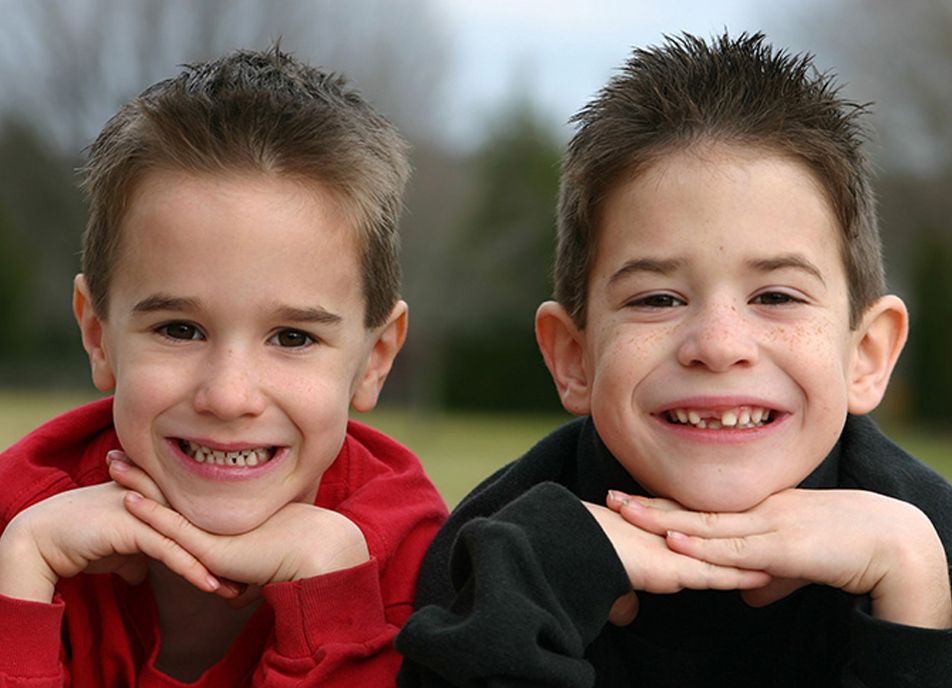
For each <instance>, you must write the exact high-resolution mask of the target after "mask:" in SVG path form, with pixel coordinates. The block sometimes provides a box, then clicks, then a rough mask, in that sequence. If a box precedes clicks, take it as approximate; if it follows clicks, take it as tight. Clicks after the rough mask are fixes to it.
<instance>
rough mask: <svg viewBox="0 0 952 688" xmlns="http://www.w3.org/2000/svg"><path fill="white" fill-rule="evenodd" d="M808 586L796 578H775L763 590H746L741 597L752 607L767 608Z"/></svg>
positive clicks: (805, 582)
mask: <svg viewBox="0 0 952 688" xmlns="http://www.w3.org/2000/svg"><path fill="white" fill-rule="evenodd" d="M808 584H809V581H805V580H799V579H796V578H775V579H773V580H772V581H770V583H768V584H767V585H765V586H764V587H762V588H753V589H751V590H744V591H743V592H742V593H741V595H740V596H741V598H742V599H743V600H744V602H746V603H747V604H749V605H750V606H751V607H766V606H767V605H768V604H773V603H774V602H776V601H778V600H782V599H783V598H784V597H786V596H787V595H790V594H792V593H793V592H795V591H797V590H799V589H800V588H802V587H803V586H805V585H808Z"/></svg>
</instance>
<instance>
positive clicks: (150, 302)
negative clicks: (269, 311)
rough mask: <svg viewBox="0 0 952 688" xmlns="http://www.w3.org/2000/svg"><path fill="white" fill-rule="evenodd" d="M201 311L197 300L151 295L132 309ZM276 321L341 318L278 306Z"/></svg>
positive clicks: (330, 322)
mask: <svg viewBox="0 0 952 688" xmlns="http://www.w3.org/2000/svg"><path fill="white" fill-rule="evenodd" d="M197 310H201V306H200V303H199V301H198V300H197V299H191V298H184V297H178V296H169V295H168V294H153V295H151V296H148V297H146V298H144V299H142V300H141V301H139V302H138V303H136V304H135V305H134V306H133V307H132V312H133V313H155V312H157V311H173V312H180V311H197ZM275 318H276V319H277V320H284V321H288V322H298V323H314V324H320V325H337V324H339V323H341V322H342V321H343V318H342V317H341V316H339V315H337V314H336V313H331V312H330V311H329V310H327V309H326V308H321V307H320V306H316V307H308V308H298V307H295V306H280V307H279V308H278V309H277V311H276V312H275Z"/></svg>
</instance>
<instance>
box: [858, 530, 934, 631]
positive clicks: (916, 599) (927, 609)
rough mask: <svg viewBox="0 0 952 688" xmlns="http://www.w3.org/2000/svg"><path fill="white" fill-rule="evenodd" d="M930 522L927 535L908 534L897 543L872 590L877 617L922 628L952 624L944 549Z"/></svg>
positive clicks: (873, 606)
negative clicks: (913, 535)
mask: <svg viewBox="0 0 952 688" xmlns="http://www.w3.org/2000/svg"><path fill="white" fill-rule="evenodd" d="M926 521H927V522H928V520H927V519H926ZM928 525H929V528H928V529H927V530H928V532H927V533H924V535H928V537H921V538H913V537H907V538H904V541H903V543H902V544H900V545H897V546H896V547H895V549H894V559H893V564H892V566H890V567H889V569H888V570H887V573H886V574H885V575H884V576H883V578H882V579H881V580H880V582H879V583H878V584H877V585H876V586H875V588H874V589H873V590H872V591H871V597H872V603H873V604H872V613H873V616H874V617H876V618H879V619H882V620H884V621H890V622H892V623H898V624H903V625H906V626H917V627H920V628H952V591H950V584H949V573H948V564H947V562H946V558H945V550H944V548H943V547H942V542H941V540H940V539H939V536H938V534H937V533H936V532H935V529H934V528H933V527H932V524H931V522H928Z"/></svg>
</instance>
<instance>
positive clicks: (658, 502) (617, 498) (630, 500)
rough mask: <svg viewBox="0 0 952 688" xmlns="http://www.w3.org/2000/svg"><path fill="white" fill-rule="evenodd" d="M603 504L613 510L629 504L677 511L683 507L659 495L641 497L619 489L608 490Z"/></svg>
mask: <svg viewBox="0 0 952 688" xmlns="http://www.w3.org/2000/svg"><path fill="white" fill-rule="evenodd" d="M605 504H606V505H607V506H608V508H609V509H612V510H613V511H618V510H620V509H621V508H622V507H625V506H629V505H631V504H638V505H642V506H646V507H650V508H654V509H661V510H662V511H677V510H682V509H683V508H684V507H682V506H681V505H680V504H678V503H677V502H674V501H672V500H670V499H663V498H661V497H641V496H639V495H630V494H626V493H624V492H621V491H619V490H609V491H608V498H607V499H606V500H605Z"/></svg>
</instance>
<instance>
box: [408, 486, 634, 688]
mask: <svg viewBox="0 0 952 688" xmlns="http://www.w3.org/2000/svg"><path fill="white" fill-rule="evenodd" d="M431 564H432V562H431ZM435 566H441V567H443V571H439V570H436V571H433V570H431V571H429V572H426V573H425V574H424V575H429V576H434V575H451V576H452V580H453V585H454V587H455V593H454V594H455V597H454V598H453V599H447V600H440V601H438V604H431V605H428V606H426V607H423V608H422V609H420V610H419V611H417V612H416V613H415V614H414V615H413V616H412V617H411V618H410V620H409V621H408V622H407V624H406V626H405V627H404V630H403V631H402V632H401V634H400V635H399V636H398V638H397V648H398V649H399V650H400V651H401V652H402V653H404V655H406V657H407V660H408V661H407V663H406V664H405V666H404V668H403V670H402V673H401V685H405V686H411V685H412V686H430V685H432V686H437V685H486V686H493V685H512V684H514V683H517V682H519V681H522V682H525V683H526V684H529V683H532V685H547V686H566V687H567V686H583V685H588V684H589V683H590V681H591V679H592V677H593V674H592V667H591V666H590V665H589V664H588V662H587V661H586V660H585V659H584V652H585V648H586V647H587V645H588V644H589V643H590V642H591V641H592V640H593V638H594V637H596V636H597V635H598V633H599V632H600V631H601V629H602V627H603V626H604V625H605V622H606V621H607V618H608V611H609V609H610V607H611V605H612V603H613V602H614V600H615V599H617V598H618V596H620V595H622V594H623V593H625V592H627V591H629V590H630V585H629V584H628V581H627V579H626V576H625V573H624V569H623V568H622V566H621V563H620V562H619V561H618V559H617V557H616V556H615V554H614V552H613V549H612V546H611V543H610V542H608V540H607V538H605V536H604V534H603V533H602V532H601V530H600V529H599V528H598V526H597V524H596V523H595V521H594V519H592V517H591V516H590V515H589V514H588V513H587V511H586V510H585V508H584V507H583V506H582V504H581V503H580V502H579V500H578V498H577V497H575V496H574V495H572V494H571V493H570V492H568V491H567V490H565V489H564V488H561V487H558V486H555V485H552V484H545V485H540V486H537V487H535V488H533V489H532V490H530V491H529V492H527V493H526V494H524V495H523V496H522V497H520V498H518V499H516V500H515V501H513V502H512V503H510V504H509V505H507V506H506V507H504V508H503V509H501V510H500V511H499V512H498V513H496V514H495V515H494V516H493V517H491V518H482V519H475V520H472V521H469V522H468V523H466V525H465V526H463V527H462V528H461V529H460V531H459V534H458V536H457V537H456V538H455V545H454V546H453V550H452V554H451V561H444V562H437V563H436V564H435ZM435 566H434V565H431V567H430V568H431V569H432V568H434V567H435ZM446 569H449V570H450V571H449V572H448V571H446ZM474 648H476V649H474Z"/></svg>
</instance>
